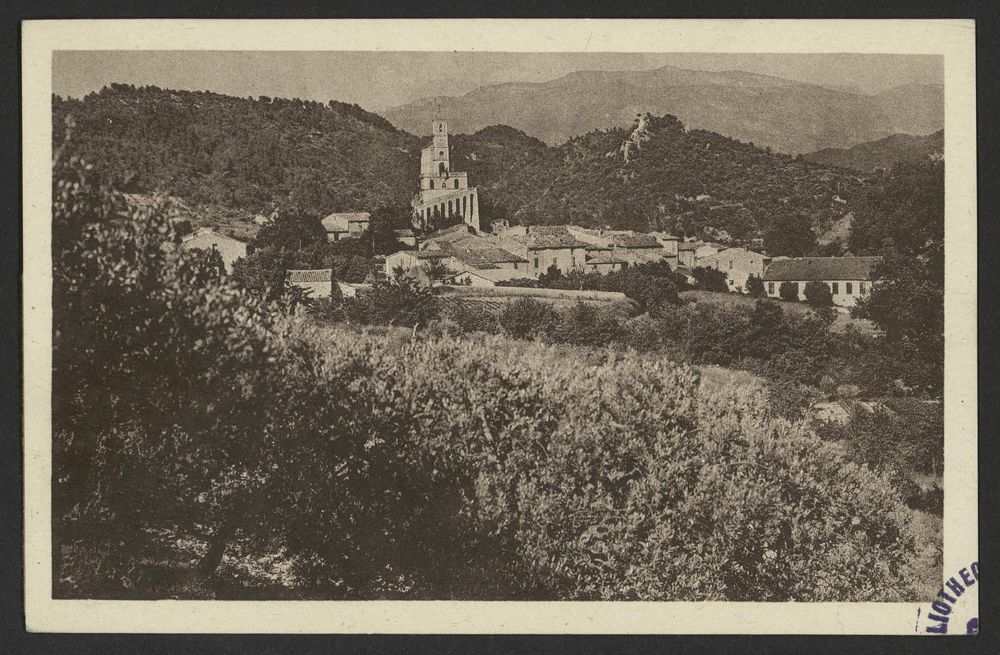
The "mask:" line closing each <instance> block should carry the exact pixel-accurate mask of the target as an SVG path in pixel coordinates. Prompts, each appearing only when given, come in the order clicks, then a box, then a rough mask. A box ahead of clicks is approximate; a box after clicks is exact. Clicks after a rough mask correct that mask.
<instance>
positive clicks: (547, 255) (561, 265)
mask: <svg viewBox="0 0 1000 655" xmlns="http://www.w3.org/2000/svg"><path fill="white" fill-rule="evenodd" d="M497 245H499V246H500V247H501V248H503V249H504V250H508V251H510V252H512V253H514V254H516V255H518V256H519V257H521V258H522V259H524V260H525V261H526V262H527V264H528V273H529V274H528V275H527V276H525V277H538V276H539V275H541V274H542V273H544V272H545V271H547V270H548V268H549V267H550V266H555V267H556V268H558V269H559V270H560V271H562V272H563V274H566V273H569V272H570V271H582V270H584V269H585V267H586V264H587V248H588V247H589V245H590V244H587V243H585V242H583V241H580V240H579V239H577V238H576V237H574V236H572V235H570V234H569V233H565V234H545V233H542V234H536V233H534V232H533V231H529V232H528V234H526V235H524V236H510V237H500V238H499V239H498V241H497Z"/></svg>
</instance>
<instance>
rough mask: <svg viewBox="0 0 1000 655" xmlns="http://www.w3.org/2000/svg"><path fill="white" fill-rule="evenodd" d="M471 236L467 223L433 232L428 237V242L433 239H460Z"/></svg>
mask: <svg viewBox="0 0 1000 655" xmlns="http://www.w3.org/2000/svg"><path fill="white" fill-rule="evenodd" d="M468 235H469V226H468V225H466V224H465V223H459V224H458V225H452V226H451V227H446V228H444V229H441V230H438V231H437V232H432V233H431V234H428V235H427V240H428V241H430V240H432V239H455V238H458V237H466V236H468Z"/></svg>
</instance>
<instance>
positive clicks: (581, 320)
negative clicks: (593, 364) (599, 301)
mask: <svg viewBox="0 0 1000 655" xmlns="http://www.w3.org/2000/svg"><path fill="white" fill-rule="evenodd" d="M622 335H623V330H622V327H621V324H620V323H619V322H618V320H617V318H616V317H615V316H613V315H611V314H609V313H608V312H606V311H602V310H600V309H598V308H596V307H594V306H593V305H588V304H586V303H583V302H577V303H576V304H575V305H573V306H572V307H570V308H568V309H565V310H563V311H561V312H559V323H558V325H557V326H556V330H555V332H554V333H552V334H546V335H545V338H546V339H547V340H552V341H555V342H558V343H570V344H575V345H579V346H598V347H600V346H606V345H607V344H609V343H613V342H615V341H618V340H620V339H621V337H622Z"/></svg>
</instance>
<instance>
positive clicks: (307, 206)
mask: <svg viewBox="0 0 1000 655" xmlns="http://www.w3.org/2000/svg"><path fill="white" fill-rule="evenodd" d="M69 116H71V117H72V121H73V123H74V127H73V128H72V130H73V135H74V139H73V147H74V150H76V152H77V154H79V155H82V156H84V157H86V158H87V159H88V160H89V161H92V162H95V163H96V164H98V165H99V166H100V167H101V169H102V170H103V171H105V173H104V174H105V177H107V178H108V179H109V181H110V182H112V183H114V184H115V185H116V187H117V188H119V189H122V190H123V191H128V192H158V191H159V192H166V193H169V194H171V195H175V196H178V197H180V198H183V199H184V200H186V201H188V202H190V203H194V204H197V205H223V206H227V207H233V208H239V209H242V210H245V211H247V212H254V213H255V212H266V211H268V210H269V209H270V208H272V207H274V206H275V205H278V204H283V203H286V202H287V203H291V204H294V205H295V206H297V207H300V208H302V209H303V210H306V211H309V212H312V213H316V214H322V213H324V212H327V213H329V212H333V211H361V210H370V209H371V208H373V207H376V206H381V205H384V204H388V203H393V202H395V203H399V202H405V201H408V200H409V196H410V193H411V190H410V189H411V187H412V186H414V175H415V173H414V171H415V170H416V166H417V162H418V160H419V145H420V139H418V138H417V137H414V136H412V135H409V134H407V133H405V132H400V131H398V130H396V129H395V128H393V127H392V125H391V124H389V122H388V121H386V120H385V119H384V118H382V117H380V116H377V115H375V114H372V113H369V112H366V111H364V110H363V109H361V108H360V107H357V106H356V105H346V104H344V103H340V102H335V101H331V102H330V103H329V104H327V105H323V104H321V103H318V102H312V101H303V100H298V99H292V100H287V99H284V98H268V97H266V96H261V97H259V98H257V99H253V98H234V97H231V96H225V95H220V94H217V93H209V92H192V91H170V90H165V89H160V88H158V87H141V88H136V87H134V86H131V85H124V84H113V85H111V86H110V87H105V88H104V89H102V90H101V91H100V92H98V93H91V94H89V95H87V96H86V97H84V98H82V99H79V100H77V99H62V98H59V97H55V98H53V120H54V123H53V125H54V130H53V138H54V139H55V141H56V142H57V143H61V141H62V138H63V133H64V129H63V126H64V124H65V119H66V117H69Z"/></svg>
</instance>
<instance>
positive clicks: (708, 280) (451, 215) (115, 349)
mask: <svg viewBox="0 0 1000 655" xmlns="http://www.w3.org/2000/svg"><path fill="white" fill-rule="evenodd" d="M127 54H128V58H129V60H131V58H133V57H139V56H141V55H138V54H135V53H132V52H129V53H127ZM426 54H427V53H424V54H421V53H419V52H415V53H404V55H405V59H406V61H409V60H411V59H412V61H413V62H414V63H420V62H423V63H424V64H426V67H427V68H428V69H429V70H434V71H440V70H442V69H441V67H440V66H439V65H434V66H431V64H432V63H433V61H432V59H436V58H438V57H444V58H445V59H449V60H450V61H452V62H453V63H454V64H456V65H460V64H463V62H465V59H466V58H467V55H465V54H463V53H453V54H452V53H436V54H434V53H432V54H434V57H433V58H432V59H426V58H424V57H425V55H426ZM80 56H81V57H82V58H83V59H84V60H85V61H87V62H90V58H89V57H90V55H88V54H86V53H84V54H81V55H80ZM369 56H371V57H374V59H372V60H371V61H374V60H375V59H377V58H378V57H375V55H374V54H369V55H364V54H363V53H361V54H358V53H355V58H356V59H357V60H358V61H365V60H366V58H367V57H369ZM379 56H381V55H379ZM192 57H193V61H194V62H201V61H211V60H213V58H214V57H215V55H214V54H212V53H196V54H194V55H192ZM270 57H271V54H269V55H268V58H270ZM317 57H319V58H320V59H317V61H319V60H321V59H322V57H326V55H323V56H322V57H320V55H317ZM505 59H509V60H510V65H512V66H513V65H515V64H516V65H517V67H518V68H523V65H524V63H525V61H526V60H525V59H524V58H523V56H522V55H520V54H517V53H513V54H508V55H506V56H505ZM628 59H629V61H631V59H630V58H628ZM877 59H878V58H875V59H874V60H871V61H869V59H865V61H866V62H868V63H870V64H871V65H872V66H875V65H876V64H877V63H878V61H877ZM154 63H156V62H155V61H154ZM259 63H260V62H257V61H256V60H255V62H251V63H250V64H247V66H248V68H246V69H245V70H247V71H252V70H253V66H255V65H259ZM329 64H330V65H329V67H328V68H329V70H330V71H334V70H340V71H341V72H342V73H343V74H344V78H345V79H349V78H351V77H352V76H356V63H355V62H354V61H353V60H352V63H351V64H350V65H348V64H347V63H344V62H341V63H339V64H337V63H336V62H335V61H332V60H331V61H330V62H329ZM612 64H614V62H611V61H609V62H608V64H607V65H608V66H612ZM640 64H641V62H637V63H634V64H633V65H634V66H640ZM338 66H340V68H339V69H338V68H337V67H338ZM377 66H378V63H377V62H375V63H373V64H372V70H376V68H377ZM573 67H574V70H576V69H577V68H579V67H578V66H576V65H575V64H574V65H573ZM413 68H417V66H416V65H412V66H411V65H409V64H408V65H407V67H406V70H404V71H401V72H399V73H398V74H395V75H394V77H393V79H388V78H386V79H381V78H380V79H377V80H373V82H372V83H371V84H372V85H373V86H379V85H383V86H392V85H393V84H396V83H397V82H398V83H405V84H412V83H413V79H411V78H412V76H413V73H412V70H411V69H413ZM420 68H421V69H422V68H423V67H422V66H421V67H420ZM242 70H244V69H242V68H241V67H239V66H236V67H234V71H242ZM287 70H288V71H289V75H288V77H289V78H290V79H291V80H292V81H293V82H295V83H298V82H296V80H298V79H299V78H298V75H300V70H299V67H297V66H296V67H292V66H289V67H288V69H287ZM678 70H682V69H677V70H664V71H661V72H659V73H656V75H655V77H656V79H663V80H667V81H670V80H673V81H672V82H671V84H674V83H675V82H677V81H678V80H680V81H683V80H685V79H688V78H691V79H693V80H694V81H697V80H703V79H706V78H705V77H704V76H703V75H702V74H700V73H692V72H687V73H678V72H677V71H678ZM852 70H853V69H852ZM577 72H579V73H584V72H585V71H582V70H578V71H577ZM514 73H515V74H516V73H517V70H515V71H514ZM247 75H250V73H247ZM575 75H576V73H573V74H572V76H571V77H570V81H573V80H574V79H575V77H573V76H575ZM692 75H693V77H692ZM585 77H586V78H587V79H589V80H591V81H590V82H588V83H587V86H588V88H589V86H590V85H591V84H592V82H594V81H595V80H596V81H597V82H600V84H599V85H598V86H597V87H595V89H596V91H594V92H593V93H592V95H594V96H595V98H596V99H600V98H599V96H601V95H607V96H613V95H614V94H616V93H617V92H618V91H619V90H620V89H621V88H622V87H621V86H620V80H621V79H624V78H627V79H633V83H636V84H639V83H640V82H641V80H643V79H648V75H646V74H643V75H639V76H632V75H631V74H628V75H625V76H624V78H623V77H622V75H620V74H619V73H614V74H612V73H609V74H608V75H607V76H604V75H601V76H596V77H593V79H592V76H591V75H589V74H587V75H586V76H585ZM605 78H606V79H605ZM712 79H715V80H716V81H719V82H725V83H726V86H725V87H720V88H719V89H715V90H714V91H705V90H703V89H701V87H700V86H699V85H695V86H694V87H692V89H691V90H690V97H691V98H694V99H696V100H698V101H699V103H700V104H699V105H698V106H700V107H704V108H706V110H708V109H713V108H715V109H717V107H716V105H718V104H719V103H720V102H721V100H722V99H724V98H726V97H727V96H730V95H734V94H735V95H736V96H738V97H745V96H744V95H741V94H742V91H741V89H744V85H746V84H747V83H750V82H752V83H753V84H754V85H761V86H759V87H758V86H755V87H753V88H755V89H765V90H769V91H767V92H766V94H765V96H764V97H762V99H761V102H762V103H764V105H767V103H768V102H771V104H772V105H773V106H771V105H767V106H769V107H770V111H771V112H772V113H773V114H774V116H772V118H771V123H773V126H772V127H771V128H769V129H768V130H767V133H768V134H773V133H776V132H778V131H780V129H779V128H780V126H781V125H786V126H788V129H789V130H798V132H799V134H797V135H793V136H795V138H796V139H797V140H800V141H802V140H806V141H808V139H809V138H814V137H815V135H812V136H810V134H811V132H812V131H814V126H815V125H816V121H814V120H813V115H812V114H810V116H809V117H807V118H803V117H802V116H801V115H800V114H801V108H796V107H793V108H792V109H795V111H790V110H789V108H788V107H786V106H785V105H784V104H783V103H781V102H778V103H774V102H772V101H769V100H767V98H768V97H772V96H770V95H767V94H771V93H778V92H779V91H780V93H781V94H782V95H781V97H785V96H784V95H783V94H785V93H786V92H787V91H788V89H789V88H792V87H789V86H788V84H789V83H788V82H787V81H782V78H776V77H747V76H745V75H743V74H740V75H728V74H727V75H720V76H712ZM602 80H604V81H602ZM616 80H618V81H616ZM635 80H639V82H636V81H635ZM134 81H136V80H133V79H125V80H121V81H118V80H116V81H115V82H114V83H113V84H111V85H110V86H108V87H107V88H101V89H100V90H95V91H93V92H91V93H89V94H88V95H86V96H84V97H81V98H76V97H67V98H62V97H60V96H59V95H58V94H54V95H53V97H52V107H53V128H54V131H53V134H52V135H51V138H52V141H53V148H54V153H53V159H52V183H51V193H52V201H51V208H52V229H51V234H52V237H51V240H52V243H51V259H47V258H45V262H46V267H47V268H48V269H50V270H47V271H44V273H45V274H46V275H49V274H50V275H51V280H52V284H51V294H52V296H51V297H52V302H51V319H46V320H51V330H50V331H47V332H46V334H47V335H50V336H51V339H52V352H51V359H44V360H41V361H40V362H38V363H37V364H36V365H35V366H34V367H33V368H34V369H37V370H43V371H46V372H51V385H52V392H51V398H44V399H41V400H40V401H39V402H40V406H44V405H45V403H46V402H51V411H49V412H46V415H45V420H46V421H48V422H49V423H50V424H51V439H47V440H46V441H45V442H44V446H43V447H44V448H50V449H51V451H52V467H51V472H50V473H49V472H46V476H45V480H44V484H46V485H49V486H50V487H51V516H50V517H49V516H46V517H44V518H45V519H46V529H51V541H52V551H53V562H52V565H51V567H50V569H49V571H50V573H51V575H50V580H49V581H48V584H50V586H51V589H50V590H48V591H51V594H52V596H53V597H54V598H59V599H115V600H119V599H127V600H130V601H131V600H136V601H138V600H145V599H198V600H203V599H219V600H222V599H229V600H241V601H245V600H279V599H280V600H316V601H321V600H347V601H366V600H379V601H386V600H431V601H440V600H447V601H463V600H468V601H504V600H514V601H567V600H573V601H735V602H740V603H745V602H748V601H753V602H767V603H777V602H782V601H802V602H819V603H830V602H847V601H858V602H861V601H864V602H867V603H876V602H886V603H901V602H911V601H913V600H914V599H926V598H934V594H936V593H938V590H939V589H940V585H941V579H942V578H941V574H942V571H943V567H944V557H943V551H942V543H943V525H944V523H943V518H944V511H945V491H944V470H945V468H944V466H945V462H944V458H945V449H944V416H945V412H944V410H945V403H946V400H945V394H944V390H945V387H944V364H945V358H944V343H945V338H944V323H945V321H944V304H945V303H944V269H945V266H944V264H945V260H944V252H945V249H944V239H945V230H944V205H945V203H944V193H945V192H944V189H945V184H944V180H945V175H944V171H945V163H944V161H943V160H942V159H941V158H940V157H939V156H938V155H939V152H938V151H939V147H940V145H941V143H942V139H940V138H936V137H935V138H926V139H925V138H923V137H920V138H916V137H915V138H914V139H903V140H902V141H900V142H898V143H897V141H899V140H897V139H891V140H889V141H887V142H882V141H879V142H877V143H876V142H872V143H871V144H870V145H869V146H866V147H865V148H862V149H861V151H860V153H859V152H858V151H856V152H854V153H848V152H846V150H845V151H844V152H839V154H838V153H833V152H827V153H824V155H823V156H824V157H826V158H829V159H830V160H831V161H833V162H834V163H832V164H825V163H817V162H815V161H812V159H811V155H810V153H809V151H806V150H802V151H801V152H800V151H799V150H790V149H781V148H780V147H779V146H778V145H776V144H779V143H781V142H782V141H780V140H779V141H775V140H774V139H773V138H765V137H766V134H758V133H756V132H754V133H751V134H750V136H752V137H753V139H754V141H750V138H749V137H748V136H747V133H746V132H745V131H744V129H745V128H746V127H747V121H748V112H747V111H746V108H745V107H739V106H735V107H734V115H733V119H732V120H730V121H728V122H727V123H726V124H725V125H722V126H721V127H720V128H719V130H721V131H715V130H712V129H707V128H705V127H704V126H702V127H699V126H698V122H697V121H692V120H690V119H689V120H688V122H686V123H685V122H684V121H681V120H680V119H679V118H678V117H677V116H675V115H674V114H672V113H670V112H667V111H666V110H664V109H663V108H662V107H660V106H658V105H656V104H655V103H652V102H646V101H642V100H641V98H642V97H649V96H650V95H657V96H662V97H664V98H670V97H672V95H671V93H669V92H667V91H665V90H664V89H660V90H653V91H649V90H647V91H649V93H647V94H645V95H640V96H636V98H635V99H628V100H627V102H626V101H625V100H622V99H621V98H618V97H610V98H609V99H610V100H612V101H613V103H612V104H608V105H604V104H600V103H599V104H598V105H595V106H593V107H591V106H580V107H576V106H572V105H571V104H570V100H567V99H566V98H562V97H560V98H552V99H550V100H551V102H552V103H553V107H555V109H554V110H553V111H554V112H555V113H556V114H557V115H556V116H555V117H548V118H547V120H549V122H552V121H557V120H558V121H563V122H565V123H567V125H564V126H558V127H560V129H563V130H572V131H574V133H575V135H574V136H572V137H571V138H569V139H568V140H566V141H564V142H561V143H551V144H550V143H546V142H544V141H542V140H541V139H540V138H539V136H538V134H539V133H540V132H541V131H542V128H543V127H544V125H534V126H533V125H530V124H527V125H526V124H524V123H520V122H519V121H521V120H522V117H521V116H520V115H519V113H518V112H519V111H520V107H517V108H514V109H517V111H515V112H512V113H509V114H508V115H506V116H504V117H503V122H500V121H494V122H491V123H490V124H488V125H487V126H486V127H482V126H479V125H476V126H475V127H474V128H469V127H466V126H467V125H470V124H472V123H470V121H472V119H473V118H475V116H474V115H473V114H474V113H475V108H474V107H472V106H469V105H464V106H463V107H464V108H462V107H458V108H456V106H455V105H454V104H449V103H448V102H447V99H443V100H442V101H441V105H446V104H449V106H448V107H447V108H444V107H438V108H435V107H434V104H435V103H433V102H432V103H430V104H427V103H425V105H424V106H425V108H426V112H425V113H424V114H422V115H421V117H420V121H419V127H413V125H415V124H416V123H408V124H407V125H401V124H400V123H395V124H394V123H393V122H390V120H389V119H387V118H385V117H384V116H383V115H381V112H382V110H381V109H380V110H379V111H380V113H374V112H373V111H370V110H369V109H366V108H364V107H363V106H362V104H351V103H348V102H347V101H348V100H354V98H352V96H350V95H348V94H346V93H345V91H344V89H343V88H337V89H335V90H333V91H332V92H331V97H333V98H336V99H333V100H322V101H321V100H320V99H303V98H296V97H278V96H276V97H270V95H260V93H259V92H258V93H255V94H251V95H249V97H248V96H247V95H243V94H241V95H240V96H235V95H232V96H231V95H227V94H225V93H222V92H221V91H220V90H219V89H218V88H217V87H213V86H212V85H209V86H207V87H206V88H207V89H209V90H206V91H187V90H178V89H170V88H160V87H151V86H139V87H136V86H134V84H133V82H134ZM775 85H778V86H775ZM188 86H192V87H193V88H197V87H198V85H196V84H194V82H192V83H191V84H190V85H188ZM418 87H419V88H423V87H421V86H420V85H414V88H418ZM664 88H666V87H664ZM262 89H265V90H266V91H267V92H268V93H269V94H276V93H284V91H281V88H280V87H279V86H274V85H272V86H266V87H262ZM796 89H797V90H796V91H795V93H796V94H798V96H797V97H806V98H811V97H813V94H814V93H815V89H814V88H813V87H812V86H806V85H803V86H802V88H797V87H796ZM744 90H745V89H744ZM793 90H794V89H793ZM654 91H655V93H654ZM757 93H758V91H754V95H756V94H757ZM573 97H574V98H580V97H582V96H581V95H579V94H576V95H574V96H573ZM824 97H825V95H824ZM909 97H912V96H910V95H906V96H905V97H904V100H905V98H909ZM546 102H549V100H546ZM830 102H831V103H834V101H832V100H831V101H830ZM870 102H872V103H874V102H875V101H874V99H872V100H871V101H870ZM896 102H897V104H902V101H896ZM623 103H624V104H623ZM619 105H621V106H622V107H624V108H621V107H619V108H618V109H615V113H607V111H610V110H611V108H613V107H616V106H619ZM866 106H867V105H866ZM872 108H873V109H874V108H875V106H874V105H872ZM500 109H503V107H500ZM531 109H532V111H537V108H535V107H532V108H531ZM646 110H648V111H646ZM713 110H714V109H713ZM690 111H693V112H695V113H698V112H699V111H700V110H695V109H692V110H690ZM865 111H866V112H868V110H867V109H866V110H865ZM432 112H433V113H432ZM852 112H853V114H849V115H855V114H857V112H854V110H852ZM578 113H579V114H581V115H582V114H589V117H583V116H577V114H578ZM830 115H832V114H830V113H828V114H824V115H822V116H819V118H818V119H817V120H818V122H819V124H823V123H824V122H828V123H832V119H830ZM838 115H840V114H838ZM866 115H867V114H866ZM873 115H874V114H873ZM584 119H585V120H584ZM873 120H874V119H871V120H869V123H871V124H867V125H865V124H862V125H860V126H858V129H853V126H852V125H846V126H840V125H838V124H831V125H830V126H829V127H830V129H831V130H833V131H834V132H841V131H845V130H842V129H841V128H845V129H846V128H852V130H853V131H852V130H846V132H848V133H852V134H854V136H851V137H850V138H848V137H846V136H845V137H841V138H840V139H839V140H835V141H834V142H833V143H834V145H843V146H845V148H846V147H852V148H853V147H854V144H856V143H857V144H861V143H867V142H865V141H864V139H867V138H870V137H869V136H866V132H865V130H868V131H872V130H874V133H873V137H874V136H878V137H881V135H882V132H883V131H887V130H890V129H893V128H892V127H891V126H889V125H885V126H880V125H879V124H877V123H875V122H872V121H873ZM630 122H631V124H630ZM591 123H596V124H597V125H598V126H599V127H597V128H593V127H592V125H591ZM460 126H461V127H460ZM930 127H931V128H933V129H940V126H938V125H937V124H936V123H935V124H933V125H931V126H930ZM723 128H724V129H723ZM861 128H863V129H861ZM824 129H826V128H825V127H824ZM917 136H918V137H919V134H918V135H917ZM931 136H932V137H933V134H932V135H931ZM873 137H872V138H873ZM823 138H825V139H826V138H830V137H829V135H827V136H824V137H823ZM894 153H896V154H894ZM836 162H847V163H851V162H861V163H860V164H853V165H854V166H856V167H853V168H852V167H849V166H845V165H841V164H838V163H836ZM885 162H888V164H885V166H883V165H882V164H883V163H885ZM869 163H871V164H872V165H873V166H876V165H877V166H876V167H874V168H873V167H870V166H869ZM45 186H46V187H48V186H49V185H48V184H47V183H46V185H45ZM46 257H48V255H47V256H46ZM949 261H950V260H949ZM48 262H51V265H50V264H49V263H48ZM952 263H953V262H952ZM949 270H951V269H949ZM33 275H34V277H36V278H37V277H39V275H40V273H39V272H38V271H35V272H33ZM26 279H27V277H26ZM952 279H953V280H954V279H955V278H952ZM38 306H39V307H42V306H44V303H39V305H38ZM46 354H47V353H46ZM26 370H27V369H26ZM46 409H48V408H46ZM47 425H48V424H47ZM948 493H951V492H950V490H949V492H948ZM873 572H874V574H873Z"/></svg>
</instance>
